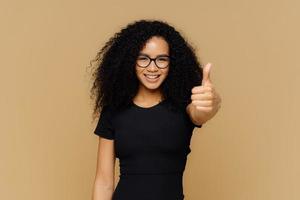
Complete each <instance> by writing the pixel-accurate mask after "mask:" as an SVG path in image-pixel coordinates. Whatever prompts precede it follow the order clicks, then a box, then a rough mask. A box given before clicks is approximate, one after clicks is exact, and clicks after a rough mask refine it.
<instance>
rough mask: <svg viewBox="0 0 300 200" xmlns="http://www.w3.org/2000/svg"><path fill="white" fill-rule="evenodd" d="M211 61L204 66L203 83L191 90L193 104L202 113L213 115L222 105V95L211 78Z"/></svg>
mask: <svg viewBox="0 0 300 200" xmlns="http://www.w3.org/2000/svg"><path fill="white" fill-rule="evenodd" d="M210 71H211V63H208V64H206V65H205V67H203V78H202V83H201V85H199V86H195V87H193V88H192V91H191V93H192V94H191V104H192V105H193V106H195V108H196V110H198V111H200V112H201V113H206V114H208V115H210V116H213V115H214V114H215V113H216V112H217V111H218V110H219V108H220V107H221V97H220V95H219V94H218V93H217V91H216V90H215V88H214V86H213V84H212V82H211V80H210V73H211V72H210Z"/></svg>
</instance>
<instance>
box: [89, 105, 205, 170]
mask: <svg viewBox="0 0 300 200" xmlns="http://www.w3.org/2000/svg"><path fill="white" fill-rule="evenodd" d="M167 103H168V102H166V101H165V100H163V101H161V102H160V103H158V104H156V105H154V106H152V107H148V108H144V107H140V106H138V105H136V104H134V103H133V102H132V105H130V107H128V108H126V109H125V110H122V111H121V112H113V111H112V110H111V109H110V108H109V107H108V106H104V107H103V109H102V111H101V114H100V117H99V121H98V123H97V126H96V128H95V130H94V133H95V134H96V135H98V136H101V137H103V138H106V139H111V140H114V144H115V145H114V148H115V153H116V157H117V158H119V161H120V172H121V174H126V173H168V172H183V171H184V168H185V164H186V157H187V155H188V154H189V153H190V152H191V149H190V139H191V136H192V133H193V129H194V128H195V127H198V128H201V127H202V125H196V124H194V123H193V122H192V121H191V120H190V118H189V116H188V114H187V113H186V112H185V111H182V112H175V111H171V110H170V109H167V107H166V104H167Z"/></svg>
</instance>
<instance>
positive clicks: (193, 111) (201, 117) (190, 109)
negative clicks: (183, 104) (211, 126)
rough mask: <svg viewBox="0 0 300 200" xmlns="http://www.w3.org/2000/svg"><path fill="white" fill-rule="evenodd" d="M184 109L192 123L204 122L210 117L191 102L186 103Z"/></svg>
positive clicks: (199, 123)
mask: <svg viewBox="0 0 300 200" xmlns="http://www.w3.org/2000/svg"><path fill="white" fill-rule="evenodd" d="M186 109H187V113H188V114H189V116H190V119H191V120H192V121H193V123H194V124H198V125H201V124H204V123H205V122H206V121H208V120H209V119H210V118H211V116H210V115H209V114H207V113H205V112H201V111H199V110H197V108H196V106H194V105H193V104H192V103H190V104H188V106H187V108H186Z"/></svg>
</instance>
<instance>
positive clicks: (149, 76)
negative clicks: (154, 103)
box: [145, 74, 159, 79]
mask: <svg viewBox="0 0 300 200" xmlns="http://www.w3.org/2000/svg"><path fill="white" fill-rule="evenodd" d="M145 76H147V77H148V78H153V79H155V78H157V77H159V75H148V74H145Z"/></svg>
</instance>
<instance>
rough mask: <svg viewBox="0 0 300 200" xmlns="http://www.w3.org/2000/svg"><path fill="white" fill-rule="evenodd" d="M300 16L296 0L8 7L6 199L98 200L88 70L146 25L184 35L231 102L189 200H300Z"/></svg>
mask: <svg viewBox="0 0 300 200" xmlns="http://www.w3.org/2000/svg"><path fill="white" fill-rule="evenodd" d="M299 10H300V2H299V1H297V0H252V1H250V0H248V1H246V0H225V1H221V0H220V1H214V0H198V1H188V0H187V1H156V0H153V1H121V0H120V1H115V0H111V1H95V0H93V1H83V0H72V1H71V0H27V1H20V0H19V1H14V0H12V1H3V0H2V1H1V5H0V22H1V23H0V24H1V32H0V36H1V37H0V44H1V45H0V55H1V61H0V62H1V71H0V75H1V77H0V87H1V88H0V89H1V97H0V105H1V107H0V108H1V129H0V131H1V140H0V158H1V159H0V199H5V200H18V199H22V200H40V199H43V200H54V199H55V200H82V199H91V193H92V184H93V180H94V175H95V170H96V169H95V167H96V153H97V145H98V136H96V135H94V134H93V130H94V128H95V121H93V122H92V101H91V100H90V98H89V89H90V86H91V81H90V72H89V68H88V66H89V64H90V63H89V62H90V60H92V59H93V58H94V57H95V55H96V53H97V52H98V50H99V49H100V48H101V47H102V46H103V45H104V43H105V42H106V41H107V40H108V38H109V37H110V36H112V35H113V34H114V33H115V32H117V31H119V30H120V28H122V27H124V26H126V25H127V24H128V23H130V22H132V21H134V20H139V19H161V20H165V21H167V22H169V23H170V24H171V25H173V26H174V27H175V28H176V29H177V30H179V31H180V32H181V33H182V35H183V36H184V37H185V38H186V39H187V40H188V41H189V42H190V43H191V44H192V45H193V46H194V47H195V48H196V50H197V55H198V56H199V59H200V60H201V62H203V63H204V64H206V63H207V62H211V63H212V73H211V79H212V81H213V84H214V86H215V87H216V89H217V90H218V92H219V93H220V95H221V96H222V100H223V101H222V107H221V109H220V111H219V112H218V113H217V115H216V116H215V117H214V118H213V119H211V120H210V121H208V122H207V123H206V124H205V125H204V126H203V128H201V129H195V130H194V135H193V137H192V141H191V149H192V152H191V154H189V156H188V162H187V166H186V171H185V174H184V193H185V197H186V199H187V200H202V199H203V200H204V199H205V200H297V199H300V191H299V190H298V189H299V185H300V156H299V152H300V146H299V141H300V136H299V133H300V131H299V124H297V123H299V111H300V109H299V105H298V104H299V102H300V101H299V100H300V99H299V97H300V94H299V85H300V81H299V79H298V76H299V75H298V74H299V72H300V69H299V64H300V62H299V57H300V56H299V35H300V28H299V19H300V12H299ZM116 166H117V167H116V173H117V175H116V182H117V181H118V180H117V179H118V170H119V169H118V162H117V163H116Z"/></svg>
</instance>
